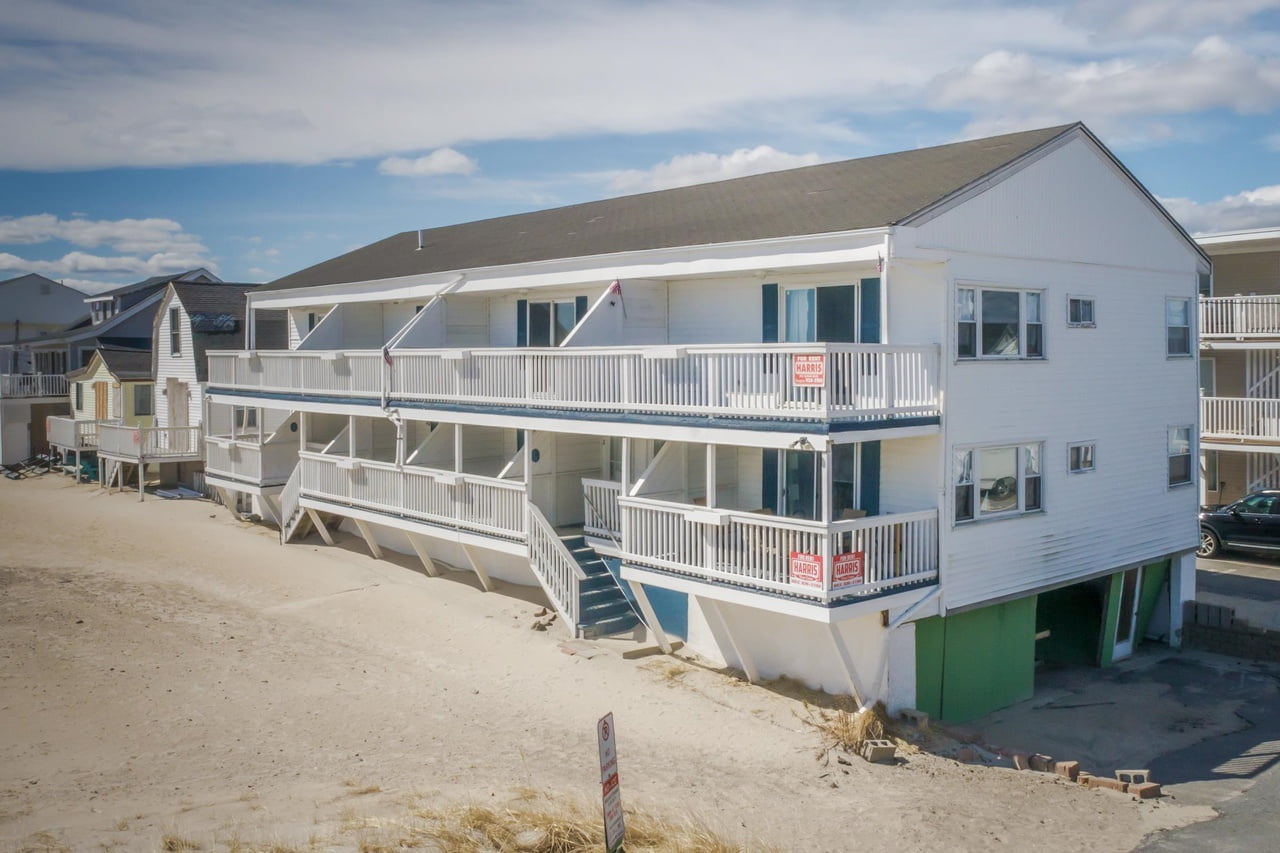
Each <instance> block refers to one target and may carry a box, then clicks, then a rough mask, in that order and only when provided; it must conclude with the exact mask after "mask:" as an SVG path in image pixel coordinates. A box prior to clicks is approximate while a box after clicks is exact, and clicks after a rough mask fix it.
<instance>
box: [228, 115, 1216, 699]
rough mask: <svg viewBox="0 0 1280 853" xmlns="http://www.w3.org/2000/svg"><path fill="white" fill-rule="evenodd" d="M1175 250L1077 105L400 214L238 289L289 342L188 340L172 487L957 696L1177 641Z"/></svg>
mask: <svg viewBox="0 0 1280 853" xmlns="http://www.w3.org/2000/svg"><path fill="white" fill-rule="evenodd" d="M1208 272H1209V262H1208V258H1207V257H1206V256H1205V255H1204V253H1203V252H1202V251H1200V249H1199V248H1198V247H1197V246H1196V244H1195V243H1194V242H1193V241H1192V240H1191V239H1190V238H1189V237H1188V236H1187V235H1186V233H1185V232H1183V231H1182V229H1181V228H1179V226H1178V225H1177V223H1176V222H1174V221H1173V219H1172V218H1171V217H1169V215H1168V214H1167V213H1166V212H1165V211H1164V209H1163V208H1162V207H1161V206H1160V205H1159V204H1158V203H1157V202H1156V201H1155V200H1154V199H1153V198H1152V197H1151V195H1150V194H1149V193H1148V192H1146V191H1145V190H1144V189H1143V187H1142V186H1141V185H1140V184H1139V183H1137V181H1136V180H1135V179H1134V178H1133V176H1132V175H1131V174H1130V173H1129V172H1128V171H1127V170H1125V168H1124V167H1123V165H1121V164H1120V162H1119V161H1118V160H1117V159H1116V158H1115V157H1114V156H1113V155H1112V154H1111V153H1110V152H1109V151H1107V149H1106V148H1105V147H1104V146H1102V145H1101V144H1100V143H1099V142H1098V140H1097V139H1096V138H1095V137H1094V136H1093V135H1092V134H1091V133H1090V132H1089V131H1088V130H1087V129H1086V128H1085V127H1084V126H1083V125H1080V124H1075V125H1068V126H1062V127H1054V128H1046V129H1042V130H1035V131H1028V132H1023V133H1016V134H1010V135H1005V136H1000V137H994V138H989V139H980V140H974V141H969V142H961V143H956V144H952V145H945V146H940V147H935V148H927V149H920V150H915V151H907V152H902V153H898V154H891V155H885V156H879V157H868V158H863V159H858V160H850V161H845V162H839V163H830V164H825V165H819V166H811V167H807V168H802V169H794V170H789V171H784V172H776V173H771V174H766V175H759V176H753V177H746V178H739V179H736V180H730V181H723V182H718V183H713V184H704V185H699V186H693V187H684V188H679V189H672V190H665V191H662V192H654V193H646V194H642V195H635V196H628V197H624V198H616V199H609V200H605V201H598V202H591V203H587V204H578V205H573V206H570V207H564V208H558V209H554V210H545V211H538V212H534V213H526V214H518V215H514V216H507V217H501V218H497V219H491V220H485V221H481V222H472V223H465V224H460V225H453V226H448V227H443V228H436V229H431V230H426V231H409V232H405V233H402V234H398V235H395V236H393V237H390V238H388V239H386V240H383V241H380V242H378V243H374V244H372V245H370V246H367V247H364V248H361V249H357V250H355V251H353V252H349V253H347V254H344V255H341V256H339V257H337V258H334V259H333V260H330V261H326V262H324V263H321V264H318V265H316V266H314V267H311V268H309V269H305V270H302V271H300V272H297V273H294V274H292V275H289V276H286V277H285V278H283V279H280V280H279V281H276V282H273V283H271V284H269V285H267V286H265V287H263V288H260V289H257V290H255V291H252V292H250V293H249V294H248V304H249V308H248V310H249V312H250V315H251V317H250V322H249V326H250V328H252V325H253V324H252V315H253V313H254V312H257V311H262V310H282V311H287V312H288V316H289V345H288V349H281V350H271V349H267V348H263V347H259V346H257V345H256V344H255V343H253V342H250V344H249V345H248V348H247V349H246V350H245V351H242V352H237V353H210V355H209V382H208V387H207V389H206V391H205V401H206V407H207V414H206V417H205V424H206V432H207V437H206V442H207V459H206V476H207V478H208V481H209V482H210V483H211V484H212V485H215V486H216V487H218V488H220V489H222V490H223V491H224V494H225V495H226V496H227V497H228V498H231V497H232V493H238V494H240V495H244V496H249V499H252V500H253V501H255V502H256V503H257V504H258V505H259V506H261V507H262V511H263V512H264V514H265V515H267V516H270V517H275V518H277V519H278V520H279V522H280V524H281V526H282V534H283V538H284V539H286V540H287V539H289V538H290V537H292V536H294V535H297V534H299V533H300V532H302V531H303V530H305V529H306V528H308V527H311V528H315V529H316V530H317V532H319V533H320V534H321V535H322V536H324V537H325V538H326V539H328V538H329V537H330V536H331V533H330V528H331V527H332V525H333V524H334V523H336V522H339V521H340V522H341V523H342V524H345V525H347V526H348V527H349V528H350V529H353V530H356V531H358V532H359V533H360V534H361V535H362V536H364V537H365V539H366V540H367V541H368V542H369V544H370V547H371V548H372V549H373V550H374V552H375V554H376V553H380V549H382V548H394V549H397V550H402V551H404V552H406V553H415V554H417V555H418V557H420V558H421V560H422V562H423V564H424V566H425V568H426V569H427V571H428V572H430V573H435V572H436V571H438V570H439V568H440V565H441V564H442V563H443V564H447V565H449V566H453V567H461V568H464V569H466V570H470V571H474V572H475V573H476V575H477V576H478V578H479V580H480V582H481V583H482V584H484V585H485V586H486V587H488V586H490V585H491V584H492V581H493V579H495V578H497V579H502V580H505V581H509V582H513V583H521V584H530V585H534V584H536V585H539V586H541V587H542V588H543V589H544V590H545V591H546V594H547V596H548V598H549V600H550V601H551V603H552V604H553V605H554V607H555V608H556V609H557V610H558V611H559V612H560V613H561V614H562V615H563V616H564V619H565V621H566V622H567V623H568V624H569V625H570V626H572V627H573V629H574V630H575V632H577V633H579V634H583V635H588V636H589V635H593V634H599V633H612V632H617V631H624V630H629V629H630V628H631V627H632V626H634V624H635V622H636V619H637V616H639V617H642V619H643V622H644V623H645V624H646V625H647V626H648V628H649V630H651V631H652V633H653V635H654V636H655V637H656V638H657V640H658V641H659V642H660V643H664V644H665V643H666V642H668V641H669V639H670V638H671V637H673V636H675V637H680V638H682V639H683V640H684V641H685V642H686V644H687V646H688V647H691V648H692V649H694V650H696V651H698V652H699V653H701V654H703V655H705V656H706V657H708V658H710V659H711V660H713V661H718V662H723V663H724V664H726V665H729V666H734V667H738V668H740V669H741V670H743V671H744V672H745V673H746V675H747V677H748V678H750V679H752V680H757V679H765V678H771V677H775V676H778V675H782V674H786V675H789V676H792V677H796V678H799V679H801V680H803V681H805V682H807V683H809V684H811V685H814V686H818V687H822V688H824V689H827V690H830V691H833V692H839V693H848V694H851V695H853V696H855V697H856V698H857V699H858V700H859V701H861V702H871V701H874V700H877V699H884V700H886V701H887V702H888V703H889V704H890V706H891V707H895V708H896V707H920V708H922V709H924V710H927V711H929V712H931V713H933V714H935V715H937V716H941V717H943V718H945V719H950V720H960V719H967V718H971V717H973V716H977V715H979V714H981V713H985V712H986V711H989V710H992V709H994V708H997V707H1001V706H1003V705H1007V704H1010V703H1012V702H1015V701H1018V700H1020V699H1023V698H1026V697H1027V696H1029V695H1030V694H1031V691H1032V690H1033V687H1034V672H1035V664H1036V661H1037V660H1051V661H1052V660H1061V661H1071V662H1083V663H1090V664H1094V665H1107V664H1109V663H1110V662H1111V661H1112V660H1114V659H1115V658H1117V657H1121V656H1123V655H1125V654H1127V653H1129V652H1130V651H1131V650H1132V648H1133V645H1134V644H1135V643H1136V642H1138V641H1140V640H1141V639H1142V638H1143V637H1147V636H1150V637H1157V638H1161V639H1163V640H1164V641H1166V642H1170V643H1173V644H1176V643H1177V642H1178V635H1179V629H1180V624H1181V621H1180V620H1181V606H1180V605H1181V602H1182V601H1184V600H1188V599H1190V598H1193V597H1194V559H1193V551H1194V549H1195V547H1196V544H1197V528H1196V521H1195V510H1196V505H1197V500H1198V497H1199V495H1198V486H1197V476H1196V474H1197V470H1196V469H1197V467H1198V466H1196V465H1195V464H1193V460H1194V459H1195V458H1196V454H1197V448H1196V445H1197V432H1198V430H1197V417H1198V411H1197V405H1198V402H1197V393H1196V382H1197V351H1196V347H1195V345H1194V343H1193V337H1191V336H1192V334H1193V329H1192V323H1191V319H1190V318H1191V317H1193V316H1194V310H1193V307H1194V305H1195V300H1196V294H1197V282H1198V280H1199V277H1200V276H1201V275H1207V274H1208ZM632 604H633V605H634V613H633V607H632V606H630V605H632Z"/></svg>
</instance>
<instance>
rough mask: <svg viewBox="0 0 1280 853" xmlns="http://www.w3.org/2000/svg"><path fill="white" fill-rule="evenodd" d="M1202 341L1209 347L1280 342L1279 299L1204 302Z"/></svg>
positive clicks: (1252, 298) (1201, 319)
mask: <svg viewBox="0 0 1280 853" xmlns="http://www.w3.org/2000/svg"><path fill="white" fill-rule="evenodd" d="M1200 340H1201V343H1202V344H1204V345H1207V346H1209V347H1214V346H1221V345H1224V344H1226V345H1228V346H1230V345H1232V344H1235V345H1237V346H1249V345H1250V344H1258V343H1275V342H1280V296H1222V297H1214V298H1212V299H1201V300H1200Z"/></svg>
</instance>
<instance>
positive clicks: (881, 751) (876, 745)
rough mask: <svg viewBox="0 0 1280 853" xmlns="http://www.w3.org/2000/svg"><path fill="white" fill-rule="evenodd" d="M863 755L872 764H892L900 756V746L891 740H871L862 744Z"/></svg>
mask: <svg viewBox="0 0 1280 853" xmlns="http://www.w3.org/2000/svg"><path fill="white" fill-rule="evenodd" d="M862 757H863V758H864V759H866V760H867V761H870V762H871V763H872V764H892V763H893V762H894V761H895V760H896V759H897V757H898V748H897V747H896V746H894V745H893V741H891V740H869V741H866V742H865V743H863V744H862Z"/></svg>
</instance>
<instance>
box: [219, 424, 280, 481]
mask: <svg viewBox="0 0 1280 853" xmlns="http://www.w3.org/2000/svg"><path fill="white" fill-rule="evenodd" d="M297 464H298V445H297V444H285V443H280V444H258V443H257V442H256V441H244V440H242V439H233V438H231V437H230V436H212V435H211V436H208V437H207V438H205V440H204V469H205V471H207V472H208V473H210V474H212V475H214V476H221V477H225V478H228V479H231V480H240V481H242V482H249V483H254V484H256V485H259V486H279V485H281V484H283V483H284V482H285V481H286V480H288V479H289V474H290V473H292V472H293V469H294V467H295V466H296V465H297Z"/></svg>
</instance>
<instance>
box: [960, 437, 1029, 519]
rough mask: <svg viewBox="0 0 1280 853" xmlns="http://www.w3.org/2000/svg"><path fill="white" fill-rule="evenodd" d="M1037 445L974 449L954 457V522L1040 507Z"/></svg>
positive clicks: (965, 450) (1016, 512)
mask: <svg viewBox="0 0 1280 853" xmlns="http://www.w3.org/2000/svg"><path fill="white" fill-rule="evenodd" d="M1043 449H1044V448H1043V445H1041V444H1018V445H1012V446H1006V447H976V448H965V449H961V450H957V451H956V454H955V519H956V521H972V520H974V519H975V518H990V517H998V516H1010V515H1018V514H1021V513H1027V512H1036V511H1038V510H1040V509H1043V507H1044V500H1043V492H1044V489H1043V476H1042V472H1041V465H1040V456H1041V451H1042V450H1043Z"/></svg>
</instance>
